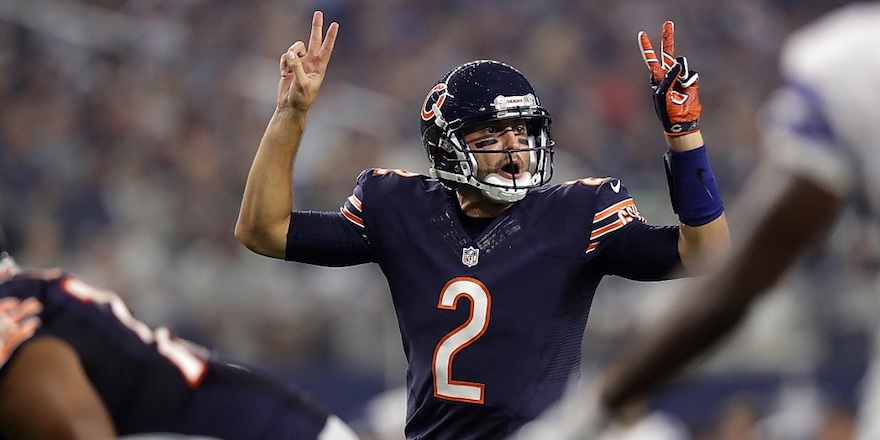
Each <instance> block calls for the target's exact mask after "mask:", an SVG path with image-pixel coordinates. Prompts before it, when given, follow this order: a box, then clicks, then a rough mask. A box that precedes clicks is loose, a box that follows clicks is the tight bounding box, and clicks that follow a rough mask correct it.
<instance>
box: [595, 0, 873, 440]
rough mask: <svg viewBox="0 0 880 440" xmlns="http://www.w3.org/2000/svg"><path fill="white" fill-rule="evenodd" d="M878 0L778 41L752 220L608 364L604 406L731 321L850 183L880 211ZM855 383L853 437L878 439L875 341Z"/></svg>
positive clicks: (801, 248)
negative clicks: (719, 261) (721, 260)
mask: <svg viewBox="0 0 880 440" xmlns="http://www.w3.org/2000/svg"><path fill="white" fill-rule="evenodd" d="M878 29H880V4H877V3H868V4H857V5H851V6H847V7H845V8H843V9H841V10H839V11H836V12H834V13H832V14H829V15H828V16H826V17H824V18H822V19H819V20H818V21H816V22H814V23H813V24H811V25H809V26H807V27H805V28H803V29H801V30H800V31H797V32H795V33H794V34H793V35H791V36H790V37H789V39H788V40H787V42H786V44H785V45H784V46H783V50H782V53H781V60H780V61H781V63H780V64H781V76H782V79H783V82H782V84H781V86H780V87H779V89H778V91H777V92H776V93H775V95H774V96H773V97H772V99H771V100H770V101H769V102H768V104H767V105H766V107H765V110H764V113H763V115H762V118H761V121H765V122H766V124H767V126H766V127H764V128H766V139H765V145H766V148H767V155H766V159H765V160H764V161H763V163H762V164H761V167H760V169H759V171H758V172H757V174H756V177H755V178H754V179H751V180H750V182H749V185H748V186H746V189H745V190H744V191H745V192H744V193H743V195H742V196H741V198H740V199H739V201H738V203H737V207H738V208H739V209H740V212H742V213H743V214H744V215H748V216H750V219H751V221H750V229H749V230H748V231H746V233H744V234H743V235H742V237H741V240H739V241H738V246H737V247H736V249H735V250H734V252H733V254H732V256H731V259H730V260H729V261H727V262H726V263H725V264H724V265H723V267H722V268H721V269H720V270H718V271H717V272H715V273H714V274H712V275H711V276H709V277H706V278H705V279H702V280H700V281H699V282H695V283H694V284H692V285H690V286H689V289H688V290H689V292H688V295H689V296H687V297H686V298H688V301H687V302H684V303H682V305H680V306H679V307H677V308H676V310H675V312H674V313H672V314H671V315H670V316H669V317H668V318H667V319H666V320H664V324H662V325H661V326H660V327H659V328H658V330H657V331H652V332H651V335H650V337H649V338H647V339H646V340H644V341H643V343H642V344H640V346H639V347H638V348H637V349H636V350H633V352H632V353H631V354H630V355H628V356H627V357H625V358H623V359H622V360H621V361H620V362H618V363H616V364H615V365H614V366H612V367H611V368H610V370H609V373H608V374H607V375H606V377H605V382H604V386H603V387H602V390H603V391H602V395H603V400H604V402H605V404H606V405H607V407H608V408H612V409H613V408H616V407H618V406H620V405H622V404H623V403H624V402H626V401H627V400H630V399H632V398H634V397H635V396H638V395H640V394H643V393H645V392H647V391H648V390H650V389H651V388H652V387H653V386H655V385H656V384H658V383H659V382H661V381H662V380H664V379H665V378H668V377H670V376H671V375H673V374H675V373H676V372H678V371H680V370H681V368H682V367H683V366H684V365H685V363H686V362H688V361H689V360H691V359H693V358H695V357H696V356H697V355H699V354H701V353H703V352H704V351H705V350H706V349H707V348H709V347H711V346H713V345H714V344H715V343H716V342H717V341H718V340H719V339H720V337H721V336H723V335H724V334H726V333H728V332H730V331H731V330H732V329H733V328H735V327H736V326H737V325H738V324H739V323H740V322H741V321H742V320H743V318H744V317H745V316H746V315H747V312H748V310H749V308H750V306H751V305H752V304H754V303H755V301H756V300H757V299H758V298H760V297H761V295H762V294H764V293H765V292H767V291H768V289H769V288H770V287H771V286H772V285H773V284H774V283H775V282H776V281H777V280H778V279H779V277H780V275H781V274H782V273H783V272H785V270H786V269H787V268H789V267H790V266H791V265H792V264H794V263H795V262H796V261H797V259H798V257H799V256H801V255H802V254H804V253H805V251H806V250H808V249H809V248H810V247H811V244H813V243H814V242H815V241H816V240H817V239H818V238H820V237H821V236H822V235H823V233H824V232H825V231H826V230H827V229H828V226H829V225H830V224H831V223H832V221H833V220H834V219H835V218H837V217H838V215H839V214H840V212H841V211H842V210H843V208H844V204H846V203H847V201H848V200H850V199H851V198H853V196H854V195H855V194H857V193H858V194H861V195H864V196H865V198H866V199H867V201H868V204H869V205H870V207H871V209H872V211H873V213H874V215H875V216H877V215H878V214H880V192H878V191H880V104H878V103H880V83H878V81H877V78H878V72H880V47H878V46H877V44H876V41H875V40H876V38H875V36H876V33H877V30H878ZM875 357H877V358H876V359H874V361H873V367H872V370H870V372H869V376H868V379H867V380H866V381H865V386H866V387H867V389H865V390H864V391H863V393H862V395H863V396H864V399H865V401H864V402H863V404H862V407H861V416H860V421H859V434H858V438H859V439H877V438H880V417H878V414H880V350H876V349H875Z"/></svg>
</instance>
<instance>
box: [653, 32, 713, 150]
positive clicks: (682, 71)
mask: <svg viewBox="0 0 880 440" xmlns="http://www.w3.org/2000/svg"><path fill="white" fill-rule="evenodd" d="M639 47H640V49H641V51H642V59H644V60H645V64H647V66H648V70H650V71H651V89H652V90H653V91H654V96H653V98H654V110H655V111H656V112H657V116H658V117H659V118H660V122H662V123H663V130H664V131H665V132H666V134H667V135H668V136H681V135H684V134H689V133H694V132H696V131H697V130H699V129H700V111H701V110H702V108H703V107H702V105H700V97H699V95H698V93H697V88H698V82H699V79H700V77H699V75H698V74H697V72H694V71H693V70H688V63H687V58H685V57H677V58H676V57H675V25H674V24H673V23H672V22H671V21H666V22H664V23H663V33H662V37H661V43H660V57H659V58H658V57H657V52H656V51H655V50H654V48H653V46H652V45H651V40H650V39H649V38H648V34H646V33H645V32H644V31H642V32H639Z"/></svg>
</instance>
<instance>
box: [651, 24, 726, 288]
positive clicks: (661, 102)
mask: <svg viewBox="0 0 880 440" xmlns="http://www.w3.org/2000/svg"><path fill="white" fill-rule="evenodd" d="M638 40H639V48H640V50H641V52H642V59H643V60H644V61H645V64H646V65H647V66H648V70H649V71H650V72H651V78H650V79H651V89H652V91H653V101H654V110H655V111H656V113H657V116H658V117H659V118H660V122H661V123H662V124H663V130H664V132H665V134H666V143H667V144H668V146H669V151H668V152H667V154H666V155H665V156H664V159H665V162H666V173H667V177H668V180H669V192H670V196H671V199H672V207H673V209H674V210H675V212H676V213H677V214H678V217H679V220H680V222H681V233H680V235H679V240H678V251H679V255H680V256H681V261H682V264H683V266H684V268H685V270H687V272H688V273H689V274H691V275H695V274H700V273H704V272H705V271H706V270H707V268H709V267H711V263H712V262H713V261H716V260H717V259H719V258H720V257H721V256H723V255H725V254H726V253H727V252H728V250H729V248H730V232H729V230H728V227H727V219H726V217H725V215H724V206H723V204H722V202H721V195H720V193H719V191H718V185H717V184H716V182H715V177H714V175H713V173H712V167H711V166H710V165H709V158H708V154H707V152H706V147H705V143H704V142H703V135H702V133H701V132H700V112H701V111H702V105H701V104H700V97H699V94H698V86H699V79H700V77H699V75H698V74H697V72H694V71H693V70H689V69H688V62H687V58H685V57H676V56H675V26H674V25H673V23H672V22H671V21H666V22H665V23H663V31H662V36H661V46H660V54H659V57H658V54H657V52H656V51H655V50H654V48H653V46H652V45H651V41H650V39H649V38H648V35H647V34H646V33H645V32H639V35H638Z"/></svg>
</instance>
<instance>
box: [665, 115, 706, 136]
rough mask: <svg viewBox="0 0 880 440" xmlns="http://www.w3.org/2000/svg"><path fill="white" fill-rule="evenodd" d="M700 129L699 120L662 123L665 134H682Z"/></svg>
mask: <svg viewBox="0 0 880 440" xmlns="http://www.w3.org/2000/svg"><path fill="white" fill-rule="evenodd" d="M699 129H700V120H699V119H697V120H694V121H690V122H677V123H674V124H673V123H664V124H663V130H664V131H665V132H666V135H667V136H682V135H686V134H691V133H693V132H695V131H697V130H699Z"/></svg>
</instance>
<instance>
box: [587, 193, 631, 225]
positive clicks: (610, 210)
mask: <svg viewBox="0 0 880 440" xmlns="http://www.w3.org/2000/svg"><path fill="white" fill-rule="evenodd" d="M635 204H636V202H635V201H633V199H632V198H629V199H626V200H622V201H620V202H617V203H615V204H613V205H611V206H609V207H607V208H605V209H603V210H601V211H599V212H597V213H596V215H594V216H593V223H598V222H600V221H602V220H605V219H606V218H608V217H611V216H612V215H615V214H617V211H620V210H621V209H623V208H625V207H627V206H631V205H635Z"/></svg>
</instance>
